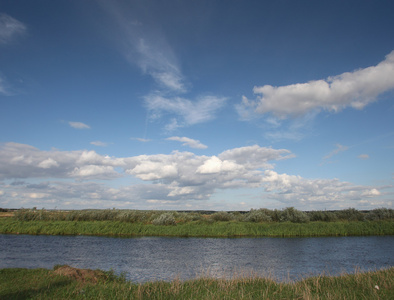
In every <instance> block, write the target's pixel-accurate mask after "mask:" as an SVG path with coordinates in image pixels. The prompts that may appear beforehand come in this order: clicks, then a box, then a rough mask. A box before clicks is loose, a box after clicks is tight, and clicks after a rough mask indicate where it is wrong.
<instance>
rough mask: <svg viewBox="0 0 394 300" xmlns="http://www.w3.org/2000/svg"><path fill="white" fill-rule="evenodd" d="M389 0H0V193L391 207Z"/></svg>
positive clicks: (13, 203)
mask: <svg viewBox="0 0 394 300" xmlns="http://www.w3.org/2000/svg"><path fill="white" fill-rule="evenodd" d="M393 11H394V3H393V2H392V1H329V2H327V1H325V2H323V1H213V0H210V1H203V0H199V1H174V0H170V1H150V0H147V1H134V0H131V1H105V0H101V1H90V0H87V1H76V0H71V1H70V0H68V1H62V0H60V1H44V0H42V1H28V0H26V1H21V0H16V1H15V0H13V1H7V0H4V1H2V2H1V4H0V207H4V208H20V207H37V208H42V207H45V208H59V209H80V208H113V207H116V208H131V209H166V210H175V209H212V210H249V209H251V208H261V207H265V208H271V209H274V208H277V209H281V208H284V207H289V206H294V207H296V208H297V209H302V210H318V209H344V208H349V207H354V208H357V209H373V208H378V207H389V208H390V207H392V205H393V194H394V188H393V184H394V182H393V178H394V170H393V166H394V156H393V153H394V118H393V116H394V105H393V98H394V52H393V51H394V18H392V12H393Z"/></svg>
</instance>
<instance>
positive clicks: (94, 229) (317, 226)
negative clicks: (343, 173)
mask: <svg viewBox="0 0 394 300" xmlns="http://www.w3.org/2000/svg"><path fill="white" fill-rule="evenodd" d="M0 233H6V234H7V233H9V234H10V233H11V234H16V233H19V234H49V235H78V234H81V235H103V236H122V237H133V236H179V237H253V236H260V237H263V236H266V237H313V236H361V235H393V234H394V222H392V221H365V222H357V221H354V222H349V221H346V222H339V221H338V222H309V223H291V222H281V223H251V222H233V221H227V222H214V223H212V224H211V223H207V222H205V221H193V222H187V223H182V224H181V223H178V224H177V225H176V226H162V225H153V224H143V223H127V222H121V221H84V222H78V221H41V220H37V221H31V222H25V221H18V220H13V219H12V218H2V219H0Z"/></svg>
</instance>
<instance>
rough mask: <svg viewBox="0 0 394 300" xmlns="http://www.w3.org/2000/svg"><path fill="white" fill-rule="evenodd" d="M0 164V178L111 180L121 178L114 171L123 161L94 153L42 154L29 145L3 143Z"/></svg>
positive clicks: (59, 152) (53, 151) (58, 152)
mask: <svg viewBox="0 0 394 300" xmlns="http://www.w3.org/2000/svg"><path fill="white" fill-rule="evenodd" d="M0 165H1V167H0V179H17V178H86V179H93V178H102V179H111V178H115V177H119V176H120V174H118V173H117V172H115V171H114V168H115V167H118V166H121V165H122V162H121V160H119V159H114V158H109V157H105V156H101V155H99V154H97V153H96V152H94V151H86V150H79V151H58V150H51V151H41V150H39V149H37V148H35V147H32V146H29V145H24V144H17V143H6V144H3V145H1V147H0Z"/></svg>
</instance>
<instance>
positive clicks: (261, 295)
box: [0, 267, 394, 300]
mask: <svg viewBox="0 0 394 300" xmlns="http://www.w3.org/2000/svg"><path fill="white" fill-rule="evenodd" d="M95 272H96V273H95V274H98V275H97V277H94V278H93V279H89V278H82V277H79V278H72V277H69V276H67V275H62V274H56V271H54V270H46V269H32V270H31V269H30V270H28V269H1V270H0V299H182V300H184V299H394V268H393V267H391V268H389V269H382V270H377V271H371V272H366V273H362V272H358V271H356V272H355V273H354V274H343V275H341V276H325V275H320V276H316V277H311V278H306V279H304V280H301V281H297V282H290V283H278V282H275V281H274V280H273V279H271V278H261V277H258V276H256V275H253V274H252V275H247V276H240V277H238V276H234V278H232V279H214V278H209V277H201V278H196V279H194V280H188V281H181V280H179V279H174V280H172V281H170V282H163V281H157V282H147V283H141V284H136V283H132V282H128V281H126V280H125V279H124V277H122V276H121V277H117V276H115V275H113V273H111V272H109V273H108V272H104V271H99V270H96V271H95Z"/></svg>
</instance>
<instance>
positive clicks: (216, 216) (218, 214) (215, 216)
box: [210, 211, 234, 221]
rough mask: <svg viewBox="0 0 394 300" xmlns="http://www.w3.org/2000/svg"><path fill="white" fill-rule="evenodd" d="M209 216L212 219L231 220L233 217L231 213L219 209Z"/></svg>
mask: <svg viewBox="0 0 394 300" xmlns="http://www.w3.org/2000/svg"><path fill="white" fill-rule="evenodd" d="M210 218H211V219H212V220H214V221H231V220H233V219H234V216H233V214H231V213H228V212H225V211H219V212H216V213H214V214H212V215H211V216H210Z"/></svg>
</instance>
